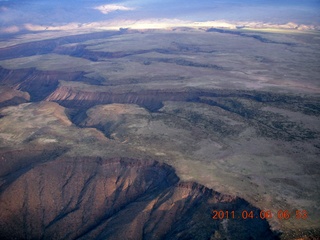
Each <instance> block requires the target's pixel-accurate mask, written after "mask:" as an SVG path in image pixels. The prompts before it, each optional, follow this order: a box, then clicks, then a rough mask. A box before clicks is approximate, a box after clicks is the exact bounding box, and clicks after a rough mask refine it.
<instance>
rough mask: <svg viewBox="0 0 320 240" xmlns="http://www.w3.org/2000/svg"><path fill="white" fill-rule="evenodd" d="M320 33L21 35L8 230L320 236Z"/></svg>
mask: <svg viewBox="0 0 320 240" xmlns="http://www.w3.org/2000/svg"><path fill="white" fill-rule="evenodd" d="M43 34H46V39H43ZM37 36H38V38H37ZM21 39H23V41H21ZM319 39H320V34H319V32H318V31H316V30H292V31H285V30H281V29H280V30H279V29H276V30H274V31H273V30H272V29H268V30H263V31H259V30H258V29H247V28H241V29H225V28H170V29H156V30H150V29H148V30H147V29H144V30H139V29H136V30H135V29H120V30H113V31H111V30H108V31H102V30H99V31H94V32H91V33H77V32H68V33H66V34H65V35H63V34H61V33H57V35H56V34H55V33H54V31H53V32H52V33H50V35H49V34H48V33H45V31H44V32H34V33H28V34H26V35H25V36H23V37H22V36H20V35H17V36H15V35H13V36H11V35H10V36H9V35H8V36H7V39H3V40H2V42H0V166H1V172H0V184H1V185H0V229H2V230H0V237H1V238H3V239H14V238H16V239H250V238H251V239H278V238H281V239H301V238H302V239H303V238H304V239H317V238H318V237H320V218H319V216H320V185H319V181H318V180H319V177H320V176H319V175H320V164H319V155H320V135H319V134H320V120H319V115H320V105H319V103H320V95H319V93H320V61H319V59H320V46H319V45H320V42H319ZM214 210H222V211H230V212H231V211H235V213H236V217H235V219H227V218H226V217H223V218H221V219H213V218H212V215H213V212H212V211H214ZM244 210H245V211H248V212H250V211H253V212H254V213H255V215H254V217H253V218H252V219H243V216H242V215H241V213H243V211H244ZM285 210H287V212H288V213H290V217H288V219H281V218H279V216H278V214H277V213H278V212H279V211H285ZM261 211H271V212H272V217H270V218H269V219H261V217H260V215H259V213H260V212H261ZM302 211H305V212H306V213H307V216H305V218H304V219H301V218H298V217H297V212H298V213H300V212H302Z"/></svg>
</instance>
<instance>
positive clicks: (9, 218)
mask: <svg viewBox="0 0 320 240" xmlns="http://www.w3.org/2000/svg"><path fill="white" fill-rule="evenodd" d="M2 156H3V158H6V161H10V160H11V158H12V157H18V156H13V155H12V154H3V155H2ZM25 157H26V156H23V157H22V159H23V158H25ZM42 157H43V156H42ZM12 178H16V180H15V181H14V182H11V183H9V182H10V180H11V179H12ZM3 180H4V184H3V185H2V187H1V195H0V208H1V209H2V210H1V213H0V219H1V220H0V227H1V232H0V237H1V239H43V238H44V239H143V238H147V239H189V238H201V239H208V238H210V237H215V236H221V237H227V236H228V237H232V238H235V237H236V236H237V237H239V236H241V239H249V238H254V239H261V238H263V239H275V238H276V235H274V234H273V233H272V232H271V231H270V229H269V226H268V224H267V222H266V221H265V220H256V219H253V220H248V222H250V224H247V223H245V222H243V221H239V220H238V219H233V220H226V219H225V220H214V219H212V211H213V210H214V209H219V210H222V211H228V210H229V211H235V213H236V214H241V211H242V210H243V209H245V208H248V207H250V206H249V205H248V203H246V202H245V201H244V200H241V199H239V198H235V197H232V196H228V195H223V194H220V193H217V192H215V191H213V190H210V189H208V188H205V187H204V186H201V185H199V184H196V183H192V182H189V183H188V182H179V179H178V177H177V176H176V175H175V172H174V170H173V169H172V168H171V167H169V166H168V165H166V164H159V163H157V162H154V161H151V160H144V161H139V160H132V159H101V158H74V159H73V158H59V157H58V158H56V159H52V160H51V161H48V162H44V163H42V164H38V165H36V166H34V167H33V168H32V169H28V170H25V169H20V170H18V171H16V172H14V173H10V174H8V175H7V176H6V177H5V178H3ZM251 208H252V210H253V211H254V212H255V213H256V214H257V213H258V209H255V208H253V207H252V206H251Z"/></svg>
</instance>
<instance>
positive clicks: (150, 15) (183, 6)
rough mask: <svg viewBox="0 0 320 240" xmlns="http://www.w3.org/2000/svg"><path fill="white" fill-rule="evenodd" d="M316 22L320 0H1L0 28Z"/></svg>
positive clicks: (319, 20)
mask: <svg viewBox="0 0 320 240" xmlns="http://www.w3.org/2000/svg"><path fill="white" fill-rule="evenodd" d="M163 18H166V19H180V20H187V21H214V20H226V21H261V22H271V23H281V24H283V23H287V22H295V23H298V24H300V23H302V24H319V23H320V0H300V1H297V0H242V1H235V0H109V1H108V0H104V1H103V0H68V1H66V0H55V1H52V0H50V1H49V0H0V27H8V26H20V25H22V24H37V25H50V26H55V25H63V24H67V23H70V22H76V23H88V22H96V21H109V20H113V21H121V20H142V19H163Z"/></svg>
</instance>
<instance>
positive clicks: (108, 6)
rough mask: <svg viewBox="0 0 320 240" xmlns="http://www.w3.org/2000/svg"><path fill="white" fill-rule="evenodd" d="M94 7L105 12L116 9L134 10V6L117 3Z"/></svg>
mask: <svg viewBox="0 0 320 240" xmlns="http://www.w3.org/2000/svg"><path fill="white" fill-rule="evenodd" d="M94 9H96V10H99V11H100V12H102V13H103V14H108V13H110V12H114V11H132V10H134V8H130V7H126V6H123V5H116V4H106V5H101V6H98V7H95V8H94Z"/></svg>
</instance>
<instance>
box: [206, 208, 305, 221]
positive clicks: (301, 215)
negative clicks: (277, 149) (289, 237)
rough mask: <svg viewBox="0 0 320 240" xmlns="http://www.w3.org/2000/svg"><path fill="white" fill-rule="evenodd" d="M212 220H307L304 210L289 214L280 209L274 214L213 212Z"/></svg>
mask: <svg viewBox="0 0 320 240" xmlns="http://www.w3.org/2000/svg"><path fill="white" fill-rule="evenodd" d="M212 214H213V216H212V219H215V220H222V219H271V218H273V217H276V218H278V219H279V220H288V219H290V218H295V219H302V220H305V219H307V218H308V212H307V211H306V210H296V211H295V212H290V211H289V210H282V209H280V210H279V211H278V212H277V213H276V214H273V213H272V211H271V210H260V211H253V210H251V211H250V210H249V211H248V210H242V211H241V212H239V211H237V212H236V211H228V210H224V211H223V210H213V211H212Z"/></svg>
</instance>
